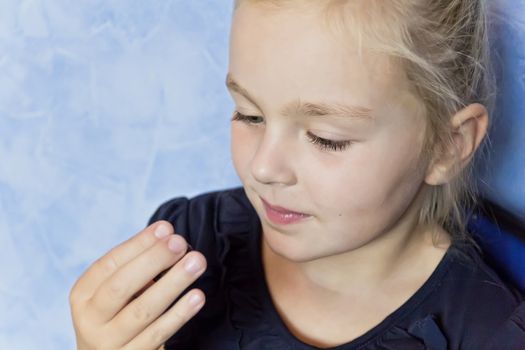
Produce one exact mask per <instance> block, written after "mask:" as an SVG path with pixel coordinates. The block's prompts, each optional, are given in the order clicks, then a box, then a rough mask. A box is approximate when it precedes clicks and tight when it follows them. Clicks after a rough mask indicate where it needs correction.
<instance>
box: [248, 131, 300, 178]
mask: <svg viewBox="0 0 525 350" xmlns="http://www.w3.org/2000/svg"><path fill="white" fill-rule="evenodd" d="M294 158H295V154H294V150H293V142H291V139H290V138H289V137H287V136H286V135H282V134H281V135H279V134H277V133H273V134H271V133H270V132H269V130H268V129H267V131H266V132H265V134H264V136H263V137H262V138H261V141H260V143H259V147H258V148H257V151H256V152H255V155H254V157H253V159H252V163H251V172H252V175H253V177H254V178H255V180H257V181H258V182H260V183H262V184H267V185H274V184H276V185H288V186H289V185H293V184H294V183H295V182H296V180H297V179H296V176H295V172H294V169H293V164H294Z"/></svg>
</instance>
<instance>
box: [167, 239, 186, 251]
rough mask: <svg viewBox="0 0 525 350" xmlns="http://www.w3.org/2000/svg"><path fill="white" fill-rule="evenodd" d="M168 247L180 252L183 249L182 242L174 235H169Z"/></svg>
mask: <svg viewBox="0 0 525 350" xmlns="http://www.w3.org/2000/svg"><path fill="white" fill-rule="evenodd" d="M168 248H169V249H170V250H171V251H172V252H174V253H180V252H182V251H183V250H184V242H183V241H182V239H180V238H177V237H176V236H173V237H170V239H169V241H168Z"/></svg>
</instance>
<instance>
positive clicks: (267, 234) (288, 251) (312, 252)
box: [263, 225, 332, 263]
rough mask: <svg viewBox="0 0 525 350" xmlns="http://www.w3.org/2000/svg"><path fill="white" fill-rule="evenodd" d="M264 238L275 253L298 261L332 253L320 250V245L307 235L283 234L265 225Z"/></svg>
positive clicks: (310, 259) (314, 258)
mask: <svg viewBox="0 0 525 350" xmlns="http://www.w3.org/2000/svg"><path fill="white" fill-rule="evenodd" d="M263 239H264V241H265V242H266V244H267V246H268V247H269V248H270V249H271V251H272V252H273V253H274V254H276V255H279V256H280V257H282V258H283V259H286V260H289V261H293V262H296V263H302V262H308V261H312V260H316V259H319V258H322V257H325V256H329V255H332V254H330V253H329V252H321V251H319V245H315V244H311V243H309V242H308V240H305V237H299V235H287V234H283V233H280V232H277V231H275V230H274V229H272V228H269V227H265V226H264V225H263Z"/></svg>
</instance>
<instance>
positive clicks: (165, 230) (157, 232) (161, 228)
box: [155, 224, 170, 238]
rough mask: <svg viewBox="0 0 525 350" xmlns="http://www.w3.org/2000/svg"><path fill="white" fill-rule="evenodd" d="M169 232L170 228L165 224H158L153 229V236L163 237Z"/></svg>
mask: <svg viewBox="0 0 525 350" xmlns="http://www.w3.org/2000/svg"><path fill="white" fill-rule="evenodd" d="M169 234H170V229H169V228H168V226H166V225H165V224H162V225H159V226H158V227H157V229H156V230H155V236H156V237H157V238H164V237H166V236H167V235H169Z"/></svg>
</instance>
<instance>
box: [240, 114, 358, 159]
mask: <svg viewBox="0 0 525 350" xmlns="http://www.w3.org/2000/svg"><path fill="white" fill-rule="evenodd" d="M254 119H259V120H260V119H262V117H259V116H253V115H244V114H241V113H239V112H237V111H236V112H234V114H233V117H232V121H240V122H243V123H247V124H250V125H256V124H258V123H257V122H256V121H255V120H254ZM307 135H308V139H309V141H310V142H311V143H313V144H314V145H316V146H317V147H319V148H320V149H321V150H324V151H334V152H341V151H344V150H345V149H347V148H348V146H350V145H351V144H352V141H334V140H328V139H325V138H322V137H319V136H316V135H314V134H312V133H311V132H307Z"/></svg>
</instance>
